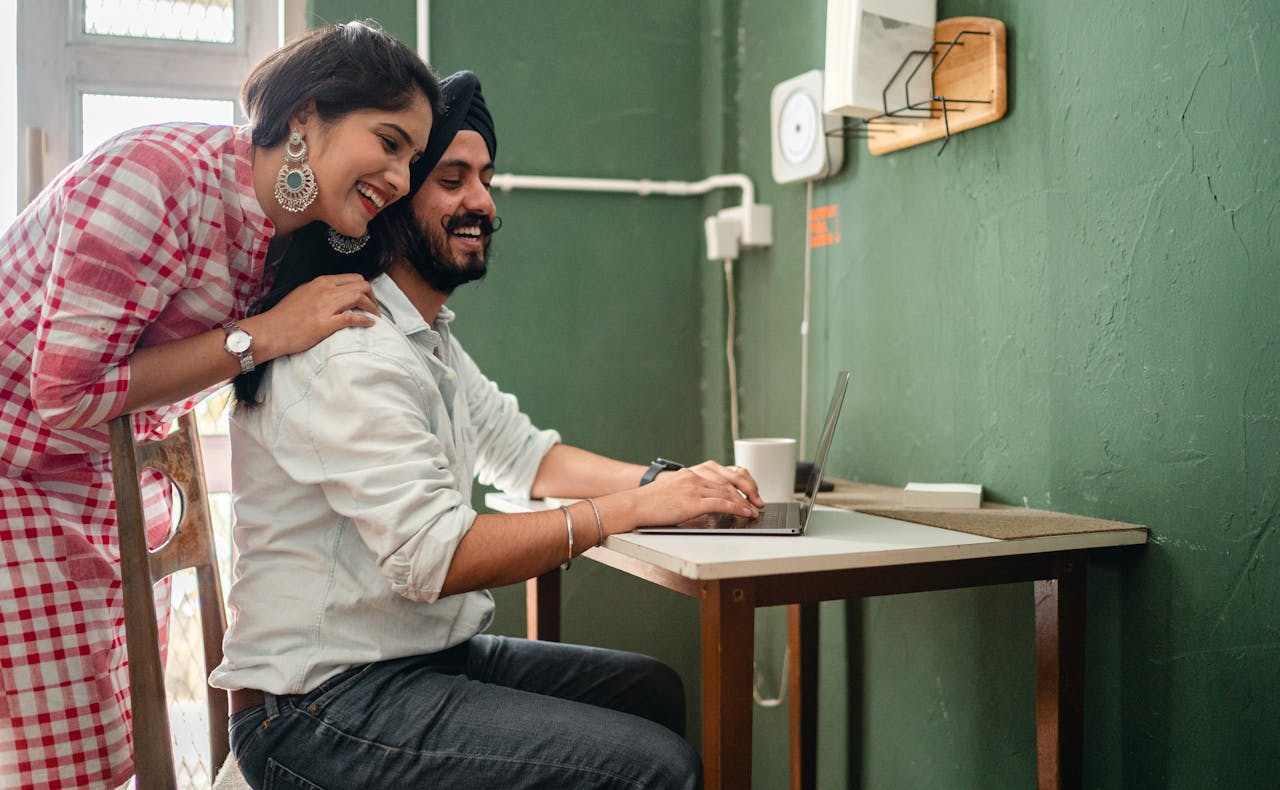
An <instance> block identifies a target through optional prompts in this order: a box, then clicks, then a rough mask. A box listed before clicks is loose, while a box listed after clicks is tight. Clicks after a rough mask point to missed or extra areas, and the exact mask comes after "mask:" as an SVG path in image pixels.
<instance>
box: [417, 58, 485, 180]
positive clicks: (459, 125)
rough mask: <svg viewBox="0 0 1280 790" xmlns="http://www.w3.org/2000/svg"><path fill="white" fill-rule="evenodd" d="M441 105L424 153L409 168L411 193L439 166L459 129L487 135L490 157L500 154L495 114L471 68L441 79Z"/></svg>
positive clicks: (482, 135) (483, 135)
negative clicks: (486, 101)
mask: <svg viewBox="0 0 1280 790" xmlns="http://www.w3.org/2000/svg"><path fill="white" fill-rule="evenodd" d="M440 106H441V107H442V108H443V109H442V110H441V111H440V112H439V113H438V114H437V115H436V117H435V120H434V121H433V122H432V124H431V137H430V138H429V139H428V140H427V147H426V148H425V149H424V150H423V152H422V156H421V157H419V159H418V161H417V162H414V163H413V166H412V167H411V168H410V171H409V175H410V178H409V194H410V195H412V194H413V193H415V192H417V191H418V187H420V186H422V182H423V181H426V180H427V176H428V175H429V174H430V173H431V171H432V170H434V169H435V167H436V165H437V164H439V162H440V157H442V156H444V152H445V151H446V150H448V148H449V146H450V145H451V144H452V143H453V138H454V137H457V135H458V132H460V131H462V130H464V129H470V130H472V131H474V132H478V133H479V134H480V136H481V137H483V138H484V144H485V147H486V148H488V149H489V158H490V159H493V158H495V157H496V156H497V155H498V136H497V133H496V132H494V130H493V116H492V115H490V114H489V108H488V107H487V106H485V103H484V96H482V95H480V80H479V78H477V77H476V75H475V74H472V73H471V72H469V71H459V72H457V73H456V74H451V75H449V76H448V77H445V78H444V79H443V80H441V81H440Z"/></svg>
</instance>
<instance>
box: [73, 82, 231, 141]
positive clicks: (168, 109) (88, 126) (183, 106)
mask: <svg viewBox="0 0 1280 790" xmlns="http://www.w3.org/2000/svg"><path fill="white" fill-rule="evenodd" d="M80 107H81V116H80V117H81V118H82V119H83V121H82V125H81V130H82V136H81V138H80V139H81V141H82V144H81V150H82V151H90V150H93V148H94V147H96V146H97V145H98V144H99V143H101V142H102V141H103V140H105V139H107V138H108V137H110V136H112V135H114V134H118V133H120V132H123V131H124V130H125V129H132V128H134V127H135V126H149V125H151V124H156V123H168V122H170V121H201V122H204V123H216V124H223V125H227V126H229V125H231V124H233V123H235V115H236V103H235V102H234V101H232V100H231V99H180V98H167V97H164V96H117V95H111V94H104V93H86V94H83V95H82V96H81V103H80Z"/></svg>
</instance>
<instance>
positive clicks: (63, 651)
mask: <svg viewBox="0 0 1280 790" xmlns="http://www.w3.org/2000/svg"><path fill="white" fill-rule="evenodd" d="M438 96H439V87H438V84H437V82H436V79H435V77H434V76H433V75H432V74H431V72H430V69H428V68H427V66H426V65H425V64H424V63H423V62H422V61H421V60H420V59H419V58H418V57H417V56H416V55H414V53H413V52H412V50H410V49H408V48H407V47H405V46H404V45H403V44H401V43H400V42H398V41H396V40H395V39H393V38H392V37H390V36H389V35H387V34H386V33H384V32H383V31H381V30H379V29H377V28H374V27H371V26H368V25H365V24H362V23H358V22H353V23H350V24H347V25H341V26H330V27H326V28H324V29H321V30H317V31H314V32H312V33H311V34H309V35H307V36H305V37H303V38H301V39H299V40H297V41H295V42H293V43H291V44H289V45H287V46H286V47H284V48H282V49H281V50H279V51H277V52H275V53H273V54H272V55H270V56H268V57H267V58H265V59H264V60H263V61H262V62H261V63H260V64H258V65H257V66H256V67H255V68H254V70H253V72H252V73H251V74H250V75H249V77H248V79H247V80H246V82H245V84H244V88H243V92H242V97H241V98H242V103H243V105H244V109H245V114H246V116H247V117H248V120H249V122H248V124H247V125H246V126H244V127H236V128H231V127H213V126H206V125H201V124H190V123H182V124H168V125H162V126H156V127H148V128H144V129H136V130H133V131H130V132H125V133H124V134H122V135H119V136H117V137H116V138H114V139H112V140H109V141H108V142H106V143H104V144H103V145H102V146H100V147H99V148H98V149H97V150H95V151H93V152H91V153H89V154H87V155H86V156H84V157H83V158H81V159H80V160H79V161H77V162H75V163H73V164H72V165H71V166H69V167H68V168H67V169H66V170H65V171H63V172H62V173H61V174H59V175H58V177H57V178H56V179H55V180H54V182H53V183H52V184H50V185H49V187H48V188H46V189H45V190H44V192H43V193H41V195H40V196H39V197H37V198H36V200H35V201H34V202H33V203H32V204H31V205H30V206H29V207H28V208H27V210H26V211H24V212H23V214H22V215H21V216H20V217H19V218H18V219H17V221H16V222H15V223H14V225H13V226H12V227H11V228H10V229H9V231H8V232H7V233H5V235H4V236H3V237H2V238H0V292H2V295H0V299H3V300H4V321H3V323H2V324H0V380H3V389H2V390H0V546H2V547H3V551H2V552H0V559H2V560H3V564H4V570H3V573H2V574H0V623H3V626H2V627H3V630H4V637H3V640H0V689H3V693H4V696H3V699H0V785H2V786H5V787H12V786H15V785H16V786H39V787H59V786H68V785H74V786H77V787H115V786H118V785H119V784H121V783H122V782H124V781H125V780H127V779H128V777H129V776H130V774H131V773H132V765H131V757H130V751H131V750H130V729H129V706H128V676H127V669H126V662H125V651H124V626H123V612H122V610H121V603H120V572H119V567H118V550H117V544H116V526H115V511H114V502H113V498H112V487H111V476H110V469H109V459H108V452H107V451H108V441H107V430H106V425H105V423H106V422H107V421H108V420H110V419H111V418H112V417H115V416H116V415H119V414H124V413H130V412H139V413H138V414H137V415H136V417H135V418H134V425H135V431H136V433H137V434H138V436H139V437H140V438H148V437H154V436H158V435H160V434H162V433H163V430H164V426H165V425H166V424H167V423H168V422H169V421H171V420H172V419H173V418H175V417H177V416H178V415H180V414H182V413H184V412H186V411H188V410H189V409H190V408H191V407H192V406H193V405H194V403H195V402H196V401H198V400H199V399H200V398H201V397H202V396H203V395H206V394H208V393H209V392H211V391H212V390H213V389H214V388H215V387H216V386H217V385H218V384H220V383H221V382H224V381H226V380H227V379H229V378H231V377H232V376H234V375H236V374H238V373H241V372H242V371H248V370H252V369H253V367H254V366H255V365H257V364H261V363H262V362H264V361H266V360H270V359H272V358H274V357H277V356H281V355H284V354H289V353H293V352H296V351H301V350H304V349H306V348H309V347H311V346H312V345H314V344H315V343H316V342H318V341H319V340H321V339H323V338H325V337H327V336H328V335H329V334H331V333H332V332H334V331H336V330H337V329H340V328H342V327H347V326H356V325H360V326H365V325H369V324H370V323H372V321H373V319H372V318H371V317H370V316H369V315H363V314H361V313H357V312H350V309H351V308H355V307H359V308H363V309H364V310H366V311H370V312H376V309H377V308H376V306H375V304H374V302H373V301H372V298H371V292H370V290H369V287H368V285H367V283H366V282H365V281H364V278H363V277H361V276H360V275H358V274H348V275H334V276H326V277H322V278H318V279H316V280H313V281H311V282H309V283H308V284H307V285H305V286H303V287H301V288H298V289H296V290H294V291H293V292H292V293H291V294H290V295H289V297H288V298H286V299H284V300H282V301H280V302H279V303H278V304H276V305H275V306H273V307H272V308H271V309H269V310H265V311H263V312H261V313H259V314H256V315H250V316H249V317H245V316H246V315H249V314H250V313H251V308H252V306H253V305H254V303H255V302H256V301H257V300H258V299H259V298H260V297H261V296H262V294H263V293H264V291H265V290H266V289H267V287H268V286H269V285H270V281H271V279H272V276H273V274H272V272H273V268H274V262H275V260H276V259H278V257H279V255H280V254H281V253H282V252H283V249H284V247H285V246H287V241H288V238H289V234H290V233H292V232H293V231H294V230H296V229H298V228H301V227H302V226H304V225H306V224H308V223H312V222H322V223H324V224H326V225H328V226H329V228H330V241H331V243H332V244H333V245H334V248H335V249H339V250H342V251H344V252H352V253H355V254H359V255H366V254H369V253H371V252H372V251H373V250H374V248H375V247H376V246H377V245H376V244H370V245H368V247H365V248H364V250H363V251H359V249H360V247H362V246H363V244H364V241H365V240H366V239H367V236H366V231H367V229H368V226H369V223H370V220H371V219H372V218H373V217H375V216H376V215H377V214H378V212H379V211H380V210H381V209H382V208H383V207H384V206H386V205H387V204H388V203H390V202H392V201H394V200H396V199H398V198H399V197H401V196H403V195H404V194H405V192H406V191H407V190H408V186H409V184H408V181H409V164H410V162H411V161H412V160H413V159H414V158H415V156H417V155H418V153H419V152H421V150H422V149H423V147H424V146H425V145H426V141H427V136H428V134H429V131H430V126H431V119H432V108H433V107H434V106H435V104H436V102H437V101H438ZM166 496H167V492H166V491H165V490H164V489H163V488H162V487H161V486H160V485H159V483H158V481H157V480H149V481H148V489H147V491H146V499H147V505H148V523H149V530H150V531H151V532H152V534H153V536H155V537H160V536H162V535H163V534H164V533H165V532H166V531H167V529H168V524H169V514H168V507H167V503H166ZM159 593H160V594H162V595H164V597H165V599H166V600H167V590H163V591H159ZM162 634H163V631H162Z"/></svg>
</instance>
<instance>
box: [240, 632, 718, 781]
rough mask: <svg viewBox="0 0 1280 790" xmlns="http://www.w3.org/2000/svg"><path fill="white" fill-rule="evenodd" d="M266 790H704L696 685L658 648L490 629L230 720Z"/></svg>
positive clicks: (244, 759) (247, 769)
mask: <svg viewBox="0 0 1280 790" xmlns="http://www.w3.org/2000/svg"><path fill="white" fill-rule="evenodd" d="M230 727H231V749H232V752H233V753H234V754H235V756H236V761H237V762H238V763H239V764H240V769H241V771H242V772H243V773H244V776H245V779H247V780H248V782H249V784H250V785H251V786H253V787H254V788H258V790H263V788H322V789H327V788H333V789H334V790H338V789H339V788H340V789H341V790H347V788H441V789H443V788H459V789H460V790H506V788H548V790H552V789H554V790H566V788H632V789H635V790H638V789H639V788H644V789H645V790H664V789H665V788H671V789H672V790H675V789H676V788H679V789H680V790H695V788H700V787H701V786H702V761H701V760H700V759H699V757H698V755H697V753H695V752H694V750H693V749H692V748H691V747H690V746H689V744H688V742H687V741H685V740H684V737H683V733H684V689H683V686H682V684H681V682H680V678H679V676H678V675H676V673H675V671H674V670H672V669H671V668H670V667H668V666H666V665H665V664H662V663H660V662H658V661H656V660H654V659H652V658H649V657H647V656H642V655H637V654H635V653H624V652H621V651H617V650H603V649H600V648H593V647H581V646H576V645H564V644H558V643H555V642H535V641H529V640H526V639H509V638H505V637H495V636H488V635H481V636H477V637H475V638H473V639H471V640H470V641H468V642H465V643H463V644H461V645H458V646H457V647H453V648H450V649H449V650H445V651H442V652H439V653H434V654H431V655H426V656H414V657H410V658H402V659H396V660H394V661H384V662H380V663H377V664H367V665H365V666H361V667H356V668H354V669H351V670H348V671H347V672H344V673H342V674H341V675H338V676H336V677H333V678H330V679H329V680H327V681H325V682H324V683H322V684H321V685H320V686H319V687H318V688H316V689H315V690H314V691H311V692H310V693H307V694H295V695H284V696H275V695H272V694H268V695H266V705H264V706H263V707H260V708H251V709H249V710H245V711H241V712H239V713H237V714H236V715H235V716H233V717H232V718H231V723H230Z"/></svg>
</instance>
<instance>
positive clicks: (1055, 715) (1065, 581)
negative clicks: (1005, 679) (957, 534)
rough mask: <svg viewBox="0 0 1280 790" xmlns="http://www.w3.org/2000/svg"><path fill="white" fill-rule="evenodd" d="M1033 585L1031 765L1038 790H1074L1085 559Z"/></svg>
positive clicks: (1062, 561)
mask: <svg viewBox="0 0 1280 790" xmlns="http://www.w3.org/2000/svg"><path fill="white" fill-rule="evenodd" d="M1054 567H1055V571H1056V574H1057V578H1055V579H1046V580H1041V581H1037V582H1036V583H1035V597H1036V758H1037V759H1036V763H1037V768H1038V774H1039V786H1040V790H1077V788H1079V787H1080V786H1081V783H1082V782H1083V764H1084V617H1085V586H1086V580H1085V556H1084V553H1083V552H1072V553H1067V554H1064V555H1062V556H1061V557H1059V558H1057V559H1056V560H1055V561H1054Z"/></svg>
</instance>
